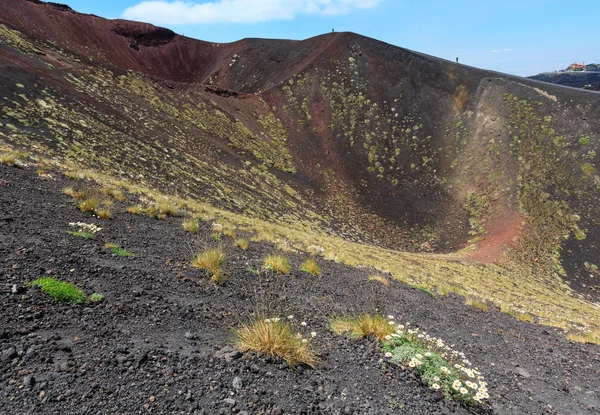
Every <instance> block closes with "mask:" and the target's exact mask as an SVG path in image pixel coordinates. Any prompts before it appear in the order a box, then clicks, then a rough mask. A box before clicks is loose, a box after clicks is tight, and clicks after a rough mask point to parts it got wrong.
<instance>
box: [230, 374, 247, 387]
mask: <svg viewBox="0 0 600 415" xmlns="http://www.w3.org/2000/svg"><path fill="white" fill-rule="evenodd" d="M232 384H233V387H234V389H237V390H240V389H242V386H243V385H244V384H243V382H242V378H240V377H239V376H236V377H235V378H233V382H232Z"/></svg>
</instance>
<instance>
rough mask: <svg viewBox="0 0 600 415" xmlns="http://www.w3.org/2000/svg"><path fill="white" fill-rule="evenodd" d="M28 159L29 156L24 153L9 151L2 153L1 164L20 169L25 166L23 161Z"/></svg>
mask: <svg viewBox="0 0 600 415" xmlns="http://www.w3.org/2000/svg"><path fill="white" fill-rule="evenodd" d="M28 158H29V154H27V153H25V152H24V151H18V150H17V151H7V152H3V153H0V164H5V165H7V166H17V167H20V166H22V165H23V164H22V163H23V160H26V159H28Z"/></svg>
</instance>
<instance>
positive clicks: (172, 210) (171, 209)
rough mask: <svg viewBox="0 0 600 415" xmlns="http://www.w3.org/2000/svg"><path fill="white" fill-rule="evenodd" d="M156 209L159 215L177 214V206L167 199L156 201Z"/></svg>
mask: <svg viewBox="0 0 600 415" xmlns="http://www.w3.org/2000/svg"><path fill="white" fill-rule="evenodd" d="M156 211H157V212H158V214H159V215H165V216H179V210H177V207H176V206H175V205H174V204H173V203H171V202H169V201H167V200H161V201H160V202H157V203H156Z"/></svg>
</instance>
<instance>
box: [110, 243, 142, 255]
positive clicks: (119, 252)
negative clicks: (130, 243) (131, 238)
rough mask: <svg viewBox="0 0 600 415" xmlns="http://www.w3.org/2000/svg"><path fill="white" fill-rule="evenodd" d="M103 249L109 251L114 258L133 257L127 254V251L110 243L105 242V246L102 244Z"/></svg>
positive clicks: (130, 253)
mask: <svg viewBox="0 0 600 415" xmlns="http://www.w3.org/2000/svg"><path fill="white" fill-rule="evenodd" d="M104 247H105V248H107V249H110V250H111V252H112V253H113V255H116V256H120V257H130V256H134V255H135V254H134V253H133V252H129V251H128V250H126V249H124V248H121V247H119V245H116V244H113V243H112V242H107V243H106V244H104Z"/></svg>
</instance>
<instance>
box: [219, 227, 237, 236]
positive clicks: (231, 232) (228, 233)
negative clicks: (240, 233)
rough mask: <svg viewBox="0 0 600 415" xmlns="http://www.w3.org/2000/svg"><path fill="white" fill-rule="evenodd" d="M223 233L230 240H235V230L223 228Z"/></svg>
mask: <svg viewBox="0 0 600 415" xmlns="http://www.w3.org/2000/svg"><path fill="white" fill-rule="evenodd" d="M221 233H222V234H223V235H225V236H228V237H230V238H235V229H233V228H223V229H222V230H221Z"/></svg>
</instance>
